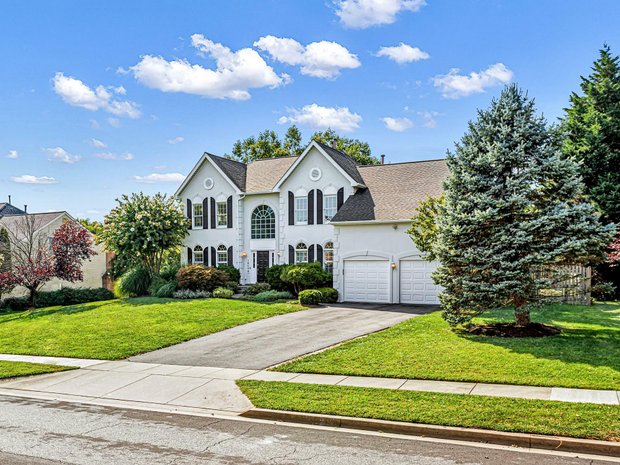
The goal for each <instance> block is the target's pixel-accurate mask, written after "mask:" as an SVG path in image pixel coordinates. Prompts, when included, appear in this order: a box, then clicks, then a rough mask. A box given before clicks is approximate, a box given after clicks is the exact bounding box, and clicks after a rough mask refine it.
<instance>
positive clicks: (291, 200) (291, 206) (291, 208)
mask: <svg viewBox="0 0 620 465" xmlns="http://www.w3.org/2000/svg"><path fill="white" fill-rule="evenodd" d="M288 224H289V226H292V225H294V224H295V195H294V194H293V193H292V192H291V191H288Z"/></svg>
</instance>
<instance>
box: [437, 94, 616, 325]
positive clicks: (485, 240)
mask: <svg viewBox="0 0 620 465" xmlns="http://www.w3.org/2000/svg"><path fill="white" fill-rule="evenodd" d="M447 163H448V167H449V170H450V173H449V176H448V179H447V180H446V182H445V186H444V187H445V206H444V207H443V208H442V209H441V210H442V211H441V214H439V215H437V239H436V242H435V245H434V248H433V252H434V254H435V255H436V257H437V259H438V260H439V262H440V263H441V265H440V266H439V268H438V269H437V271H436V272H435V273H434V278H435V280H436V282H437V283H438V284H440V285H441V286H443V287H444V290H443V292H442V294H441V297H440V298H441V303H442V305H443V308H444V311H443V316H444V318H445V319H446V320H447V321H448V322H449V323H450V324H451V325H457V324H462V323H466V322H468V321H470V320H471V319H472V318H473V317H474V316H477V315H480V314H482V313H483V312H485V311H487V310H491V309H495V308H499V307H512V308H513V309H514V312H515V319H516V323H517V325H518V326H525V325H527V324H529V323H530V309H531V308H532V306H534V305H536V304H537V303H538V302H539V301H540V300H541V297H540V290H541V289H544V288H546V287H547V286H548V285H549V279H548V278H547V277H545V276H544V275H543V274H542V273H539V272H540V271H541V270H546V271H549V270H553V269H555V265H561V264H568V263H570V264H578V263H591V262H592V261H595V260H601V259H602V258H603V256H604V254H603V249H604V247H605V245H606V244H608V243H609V242H610V240H611V237H612V235H613V229H614V228H613V226H603V225H602V224H601V223H600V222H599V219H598V215H597V213H596V211H595V209H594V207H593V206H592V204H590V203H589V202H587V201H586V200H585V199H584V198H583V196H582V189H583V185H582V183H581V179H580V177H579V173H578V167H577V164H576V163H575V162H573V161H572V160H570V159H566V158H563V157H562V156H561V148H560V143H559V142H558V139H557V138H556V137H555V136H554V135H553V134H552V132H551V131H550V130H549V128H548V126H547V123H546V121H545V120H544V119H543V118H542V117H539V116H537V114H536V110H535V107H534V102H533V100H530V99H528V97H527V95H526V94H525V93H524V92H522V91H521V90H520V89H519V88H518V87H517V86H516V85H511V86H508V87H506V88H505V89H504V91H503V92H502V94H501V96H500V97H499V99H494V100H493V102H492V103H491V106H490V108H489V109H487V110H482V111H479V112H478V118H477V120H476V121H473V122H470V123H469V130H468V131H467V132H466V134H465V135H464V136H463V138H462V139H461V141H460V143H457V144H456V151H455V153H449V154H448V157H447Z"/></svg>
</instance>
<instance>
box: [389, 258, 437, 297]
mask: <svg viewBox="0 0 620 465" xmlns="http://www.w3.org/2000/svg"><path fill="white" fill-rule="evenodd" d="M435 268H437V264H436V263H433V262H427V261H426V260H421V259H418V260H401V262H400V276H399V280H400V302H401V303H409V304H439V293H440V292H441V288H440V287H439V286H437V285H436V284H435V283H434V282H433V278H432V274H433V271H434V270H435Z"/></svg>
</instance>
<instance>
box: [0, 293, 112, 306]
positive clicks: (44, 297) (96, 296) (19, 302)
mask: <svg viewBox="0 0 620 465" xmlns="http://www.w3.org/2000/svg"><path fill="white" fill-rule="evenodd" d="M113 298H114V293H112V292H111V291H109V290H107V289H104V288H103V287H100V288H88V287H86V288H72V287H65V288H63V289H59V290H57V291H49V292H39V293H37V295H36V297H35V302H34V305H35V307H36V308H44V307H55V306H64V305H76V304H83V303H86V302H98V301H101V300H111V299H113ZM29 307H30V305H29V304H28V299H27V298H26V297H10V298H8V299H4V300H3V301H2V303H1V304H0V308H3V309H10V310H13V311H21V310H27V309H28V308H29Z"/></svg>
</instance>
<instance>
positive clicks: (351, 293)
mask: <svg viewBox="0 0 620 465" xmlns="http://www.w3.org/2000/svg"><path fill="white" fill-rule="evenodd" d="M389 271H390V268H389V263H388V261H387V260H345V261H344V300H345V301H347V302H389V301H390V285H389V284H390V279H389V278H390V276H389Z"/></svg>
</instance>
